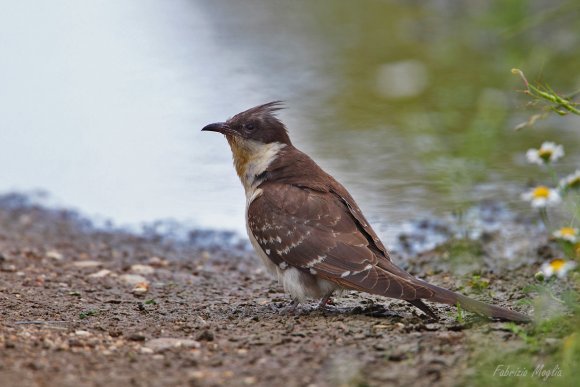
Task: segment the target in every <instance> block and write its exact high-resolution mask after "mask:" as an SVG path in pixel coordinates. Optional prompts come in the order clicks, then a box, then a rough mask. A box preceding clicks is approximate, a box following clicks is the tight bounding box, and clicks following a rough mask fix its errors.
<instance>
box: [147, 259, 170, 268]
mask: <svg viewBox="0 0 580 387" xmlns="http://www.w3.org/2000/svg"><path fill="white" fill-rule="evenodd" d="M147 263H149V265H151V266H154V267H167V266H168V265H169V262H167V260H165V259H162V258H159V257H151V258H149V260H148V261H147Z"/></svg>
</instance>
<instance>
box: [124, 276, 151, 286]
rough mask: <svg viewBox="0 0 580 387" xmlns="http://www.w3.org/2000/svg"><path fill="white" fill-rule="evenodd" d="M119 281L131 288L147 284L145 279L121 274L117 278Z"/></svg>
mask: <svg viewBox="0 0 580 387" xmlns="http://www.w3.org/2000/svg"><path fill="white" fill-rule="evenodd" d="M119 278H120V279H121V281H123V282H125V283H126V284H128V285H131V286H137V284H138V283H139V282H147V279H146V278H145V277H143V276H141V275H138V274H123V275H121V276H120V277H119Z"/></svg>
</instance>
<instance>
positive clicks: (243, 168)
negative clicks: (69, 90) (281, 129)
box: [226, 136, 286, 196]
mask: <svg viewBox="0 0 580 387" xmlns="http://www.w3.org/2000/svg"><path fill="white" fill-rule="evenodd" d="M226 137H227V140H228V143H229V144H230V147H231V148H232V155H233V159H234V167H235V168H236V173H237V174H238V176H239V177H240V180H241V182H242V185H243V186H244V189H245V191H246V196H247V195H251V193H252V192H253V191H254V190H255V189H256V187H257V186H258V184H259V183H260V181H258V180H259V179H258V176H260V175H261V174H262V173H263V172H265V171H266V169H267V168H268V166H269V165H270V164H271V163H272V161H274V160H275V159H276V157H277V156H278V153H279V152H280V150H281V149H282V148H284V147H285V146H286V144H282V143H279V142H273V143H269V144H264V143H261V142H257V141H253V140H246V139H242V138H239V137H235V136H226Z"/></svg>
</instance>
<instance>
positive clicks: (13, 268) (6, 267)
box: [0, 265, 16, 273]
mask: <svg viewBox="0 0 580 387" xmlns="http://www.w3.org/2000/svg"><path fill="white" fill-rule="evenodd" d="M0 270H1V271H5V272H8V273H13V272H15V271H16V265H1V266H0Z"/></svg>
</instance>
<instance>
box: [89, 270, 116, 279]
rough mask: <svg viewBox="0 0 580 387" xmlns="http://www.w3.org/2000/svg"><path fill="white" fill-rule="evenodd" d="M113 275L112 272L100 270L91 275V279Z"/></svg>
mask: <svg viewBox="0 0 580 387" xmlns="http://www.w3.org/2000/svg"><path fill="white" fill-rule="evenodd" d="M109 274H111V270H107V269H103V270H99V271H97V272H96V273H93V274H89V278H103V277H106V276H108V275H109Z"/></svg>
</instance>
